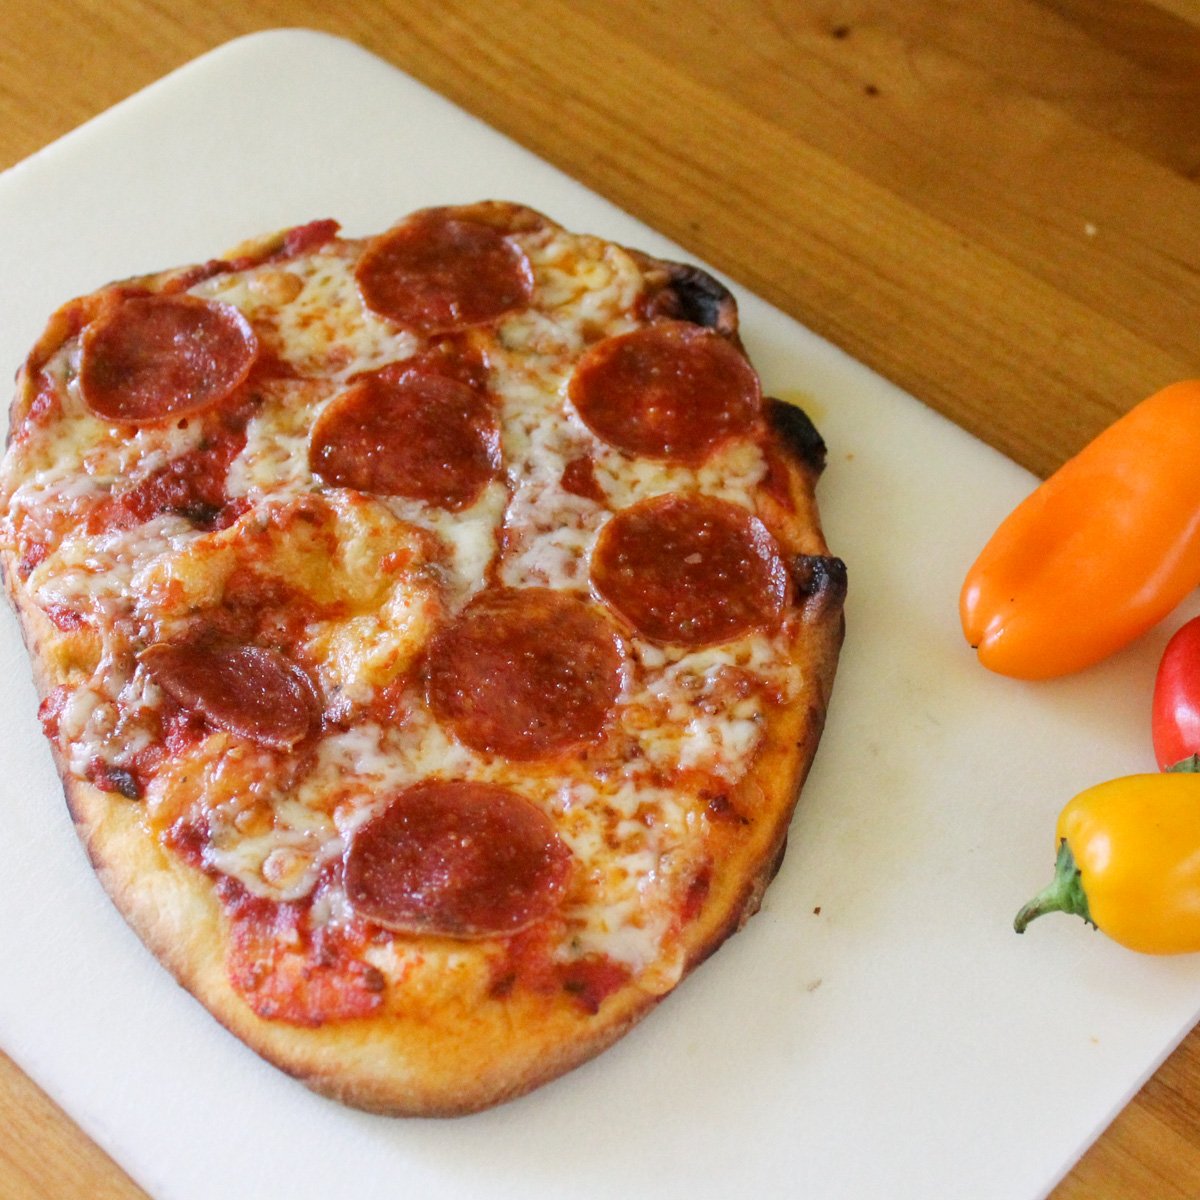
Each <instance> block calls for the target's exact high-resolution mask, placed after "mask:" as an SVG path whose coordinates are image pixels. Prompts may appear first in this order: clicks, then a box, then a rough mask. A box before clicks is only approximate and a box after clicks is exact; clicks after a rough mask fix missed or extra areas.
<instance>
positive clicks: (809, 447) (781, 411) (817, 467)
mask: <svg viewBox="0 0 1200 1200" xmlns="http://www.w3.org/2000/svg"><path fill="white" fill-rule="evenodd" d="M766 411H767V422H768V424H769V425H770V426H771V429H772V430H773V431H774V433H775V435H776V436H777V437H778V438H779V440H780V442H782V443H783V445H784V447H785V448H786V449H787V450H788V451H789V452H790V453H791V454H793V455H794V456H795V457H796V458H798V459H799V460H800V461H801V462H802V463H803V464H804V465H805V466H807V467H809V468H811V469H812V470H813V471H815V472H816V473H817V474H818V475H819V474H820V473H821V472H822V471H823V470H825V453H826V451H825V439H824V438H823V437H822V436H821V435H820V434H819V433H818V432H817V427H816V426H815V425H814V424H813V423H812V420H811V418H810V417H809V415H808V413H806V412H805V411H804V409H802V408H800V407H798V406H797V405H795V404H785V403H784V401H782V400H776V399H775V397H774V396H768V397H767V399H766Z"/></svg>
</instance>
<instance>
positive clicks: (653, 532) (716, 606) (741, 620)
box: [591, 495, 787, 646]
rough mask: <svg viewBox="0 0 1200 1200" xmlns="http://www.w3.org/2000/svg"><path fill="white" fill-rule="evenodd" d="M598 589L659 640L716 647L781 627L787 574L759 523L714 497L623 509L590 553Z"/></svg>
mask: <svg viewBox="0 0 1200 1200" xmlns="http://www.w3.org/2000/svg"><path fill="white" fill-rule="evenodd" d="M591 576H592V586H593V587H594V588H595V589H596V591H597V592H599V594H600V595H601V596H602V597H603V598H604V599H605V600H606V601H607V602H608V603H609V604H610V605H611V606H612V607H613V608H614V609H615V610H616V611H617V612H618V613H620V614H621V615H622V616H623V617H624V618H625V619H626V620H627V621H628V622H629V623H630V624H631V625H632V626H633V627H634V628H635V629H636V630H637V631H638V632H639V633H641V634H643V635H644V636H645V637H648V638H650V639H652V640H653V641H656V642H666V643H669V644H672V645H679V646H711V645H716V644H717V643H719V642H727V641H730V640H732V639H733V638H736V637H740V636H741V635H742V634H743V633H745V632H747V631H748V630H750V629H755V628H767V629H769V628H772V627H774V626H776V625H778V623H779V620H780V617H781V615H782V612H783V604H784V598H785V595H786V591H787V571H786V569H785V567H784V563H783V559H782V558H781V557H780V554H779V550H778V548H777V547H776V545H775V540H774V539H773V538H772V537H771V535H770V533H768V532H767V529H766V526H764V525H763V523H762V522H761V521H759V520H758V518H757V517H754V516H751V514H750V513H748V512H747V511H746V510H745V509H744V508H741V507H739V506H738V505H736V504H730V503H729V502H728V501H725V500H717V499H715V498H713V497H711V496H681V495H668V496H656V497H655V498H654V499H652V500H643V501H641V502H640V503H638V504H635V505H633V506H632V507H630V508H626V509H623V510H622V511H621V512H619V513H618V514H617V515H616V516H615V517H613V519H612V520H611V521H609V522H608V523H607V524H606V525H605V526H604V527H603V528H602V529H601V530H600V536H599V537H598V538H597V539H596V548H595V550H594V551H593V552H592V570H591Z"/></svg>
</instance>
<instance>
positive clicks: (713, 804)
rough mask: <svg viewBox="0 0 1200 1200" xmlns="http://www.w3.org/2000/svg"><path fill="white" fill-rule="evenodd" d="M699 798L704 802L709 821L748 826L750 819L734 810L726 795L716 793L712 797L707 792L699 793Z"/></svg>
mask: <svg viewBox="0 0 1200 1200" xmlns="http://www.w3.org/2000/svg"><path fill="white" fill-rule="evenodd" d="M700 797H701V799H703V800H704V801H705V802H706V803H705V808H706V810H707V812H708V816H709V818H710V819H711V820H714V821H725V822H729V823H731V824H734V825H749V824H750V818H749V817H747V816H743V814H742V813H740V812H738V810H737V809H736V808H734V806H733V805H732V803H730V800H729V796H728V794H727V793H725V792H718V793H716V794H715V795H714V794H711V793H708V792H701V793H700Z"/></svg>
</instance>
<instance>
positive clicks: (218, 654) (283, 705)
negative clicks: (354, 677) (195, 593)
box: [141, 642, 317, 750]
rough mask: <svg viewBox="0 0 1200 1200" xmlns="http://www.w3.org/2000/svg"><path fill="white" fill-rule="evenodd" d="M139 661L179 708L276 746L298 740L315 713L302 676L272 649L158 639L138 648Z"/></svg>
mask: <svg viewBox="0 0 1200 1200" xmlns="http://www.w3.org/2000/svg"><path fill="white" fill-rule="evenodd" d="M141 661H142V664H143V665H144V666H145V668H146V670H147V671H149V672H150V676H151V678H152V679H153V680H154V682H155V683H157V684H158V686H159V687H161V688H162V689H163V691H164V692H166V693H167V695H168V696H170V697H172V699H174V700H177V701H178V702H179V703H180V704H182V705H183V707H184V708H186V709H188V710H189V711H191V712H196V713H199V714H200V715H201V716H202V717H204V718H205V719H206V720H207V721H208V722H209V723H210V724H212V725H216V726H217V727H218V728H220V729H227V730H229V731H230V733H236V734H238V735H240V736H241V737H245V738H250V739H251V740H252V741H255V742H260V743H262V744H263V745H264V746H271V747H273V748H274V749H276V750H290V749H291V748H292V747H293V746H295V745H296V743H297V742H300V741H303V740H304V738H305V737H306V736H307V735H308V732H309V729H310V728H311V727H312V724H313V720H314V718H315V717H316V715H317V714H316V708H317V701H316V695H315V693H314V691H313V688H312V685H311V683H310V682H309V680H308V678H307V677H306V676H305V675H304V674H303V673H302V672H301V671H300V670H299V668H297V667H296V666H294V665H293V664H292V663H290V662H288V660H287V659H286V658H284V656H283V655H282V654H280V653H279V652H278V651H277V650H268V649H265V648H263V647H261V646H229V645H218V646H201V645H190V646H171V645H167V644H166V643H163V642H160V643H158V644H157V645H154V646H151V647H149V648H148V649H147V650H146V651H144V652H143V654H142V656H141Z"/></svg>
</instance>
